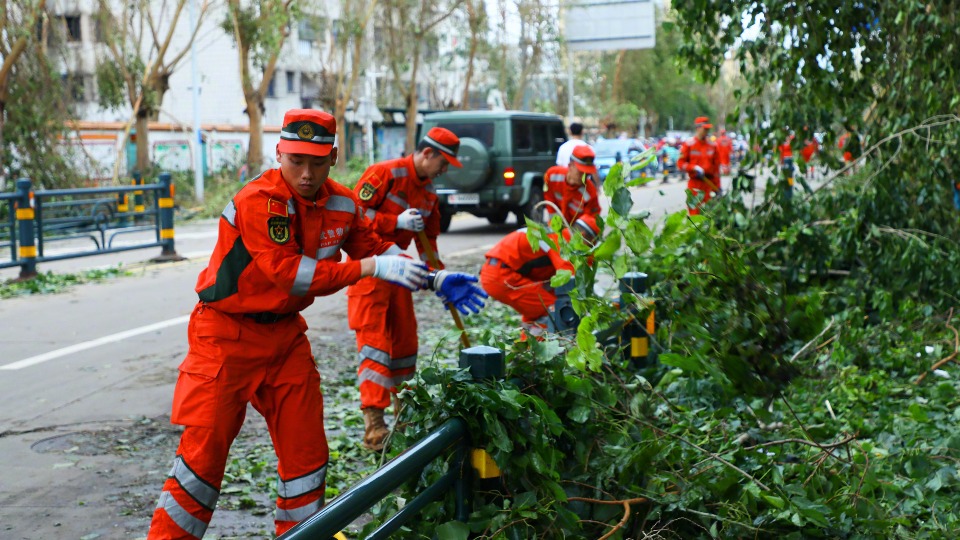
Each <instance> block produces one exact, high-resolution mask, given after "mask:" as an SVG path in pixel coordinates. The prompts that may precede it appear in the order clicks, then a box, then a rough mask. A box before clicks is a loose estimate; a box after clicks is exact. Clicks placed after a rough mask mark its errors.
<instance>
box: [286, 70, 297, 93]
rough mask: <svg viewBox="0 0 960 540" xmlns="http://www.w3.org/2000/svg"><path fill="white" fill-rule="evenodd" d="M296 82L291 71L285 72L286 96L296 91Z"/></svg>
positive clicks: (294, 74) (295, 77)
mask: <svg viewBox="0 0 960 540" xmlns="http://www.w3.org/2000/svg"><path fill="white" fill-rule="evenodd" d="M296 81H297V74H296V73H294V72H292V71H288V72H287V93H288V94H292V93H294V92H295V91H296V84H295V83H296Z"/></svg>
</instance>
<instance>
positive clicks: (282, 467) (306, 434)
mask: <svg viewBox="0 0 960 540" xmlns="http://www.w3.org/2000/svg"><path fill="white" fill-rule="evenodd" d="M290 341H292V345H290V348H289V351H288V352H287V353H286V360H285V361H283V362H279V363H277V364H274V365H272V366H270V367H269V368H268V369H267V373H266V377H265V378H264V381H263V383H262V384H261V386H260V388H259V389H258V390H257V393H256V395H255V396H254V397H253V398H252V399H251V400H250V402H251V404H252V405H253V406H254V407H255V408H256V409H257V410H258V411H259V412H260V414H262V415H263V417H264V419H265V420H266V421H267V429H268V430H270V436H271V437H272V438H273V444H274V450H276V453H277V475H278V476H279V482H278V484H277V512H276V515H275V517H274V525H275V527H276V534H277V535H278V536H279V535H281V534H283V533H285V532H286V531H288V530H289V529H290V528H291V527H293V526H294V525H296V524H297V522H298V521H302V520H303V519H306V518H307V517H309V516H310V515H311V514H313V513H314V512H316V511H317V510H319V509H320V508H321V507H322V506H323V503H324V492H325V490H326V473H327V460H328V459H329V451H328V449H327V437H326V433H325V432H324V428H323V396H322V395H321V393H320V374H319V372H318V371H317V366H316V363H315V362H314V359H313V355H312V353H311V350H310V343H309V342H308V341H307V338H306V336H305V335H303V334H299V335H297V336H296V337H295V338H294V339H292V340H290Z"/></svg>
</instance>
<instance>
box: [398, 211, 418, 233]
mask: <svg viewBox="0 0 960 540" xmlns="http://www.w3.org/2000/svg"><path fill="white" fill-rule="evenodd" d="M397 228H398V229H406V230H408V231H413V232H420V231H422V230H423V216H421V215H420V211H419V210H417V209H416V208H408V209H406V210H404V211H403V212H401V213H400V214H399V215H397Z"/></svg>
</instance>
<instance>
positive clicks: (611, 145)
mask: <svg viewBox="0 0 960 540" xmlns="http://www.w3.org/2000/svg"><path fill="white" fill-rule="evenodd" d="M646 149H647V146H646V145H645V144H644V143H643V142H642V141H640V140H637V139H600V140H598V141H597V142H596V143H594V145H593V151H594V152H596V154H597V157H596V158H595V159H594V160H593V162H594V164H596V166H597V172H598V173H599V175H600V179H599V180H600V183H601V184H602V183H603V181H604V180H605V179H606V178H607V173H609V172H610V167H613V166H614V164H616V163H621V162H624V163H629V162H630V160H631V158H633V157H635V156H637V155H639V154H640V153H641V152H643V151H645V150H646ZM627 166H628V165H624V167H627ZM644 174H646V175H647V176H651V175H653V174H656V167H655V166H654V167H653V168H652V169H651V168H650V167H647V168H644V169H638V170H634V171H631V172H630V178H640V177H641V176H643V175H644Z"/></svg>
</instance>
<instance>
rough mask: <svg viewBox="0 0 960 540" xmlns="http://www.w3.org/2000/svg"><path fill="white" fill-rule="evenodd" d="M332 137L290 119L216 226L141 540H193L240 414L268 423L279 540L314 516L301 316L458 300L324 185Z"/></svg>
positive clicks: (333, 155)
mask: <svg viewBox="0 0 960 540" xmlns="http://www.w3.org/2000/svg"><path fill="white" fill-rule="evenodd" d="M335 135H336V120H335V119H334V117H333V116H331V115H329V114H327V113H324V112H320V111H315V110H309V109H295V110H291V111H288V112H287V113H286V115H285V116H284V119H283V128H282V130H281V132H280V143H279V144H278V145H277V150H276V153H277V154H276V155H277V161H278V162H279V163H280V168H279V169H271V170H268V171H266V172H264V173H263V174H261V175H260V176H259V177H258V178H256V179H255V180H253V181H251V182H250V183H248V184H246V185H245V186H244V187H243V188H241V189H240V191H239V192H238V193H237V194H236V195H235V196H234V198H233V200H231V201H230V203H229V204H228V205H227V206H226V208H225V209H224V211H223V214H222V215H221V217H220V223H219V233H218V237H217V244H216V247H215V248H214V251H213V254H212V255H211V257H210V262H209V264H208V266H207V267H206V268H205V269H204V270H203V271H201V272H200V276H199V278H198V280H197V286H196V291H197V293H198V296H199V298H200V301H199V302H198V303H197V305H196V307H195V308H194V309H193V313H192V314H191V316H190V324H189V326H188V329H187V335H188V339H189V345H190V348H189V350H188V352H187V356H186V358H185V359H184V360H183V362H182V363H181V364H180V368H179V369H180V375H179V378H178V379H177V385H176V389H175V390H174V395H173V412H172V413H171V415H170V421H171V422H172V423H174V424H179V425H183V426H185V428H184V431H183V435H182V436H181V438H180V444H179V447H178V448H177V456H176V459H175V460H174V464H173V468H172V469H171V470H170V474H169V477H168V479H167V481H166V482H165V483H164V485H163V491H162V492H161V495H160V501H159V503H158V504H157V508H156V510H155V511H154V514H153V520H152V522H151V524H150V531H149V533H148V538H150V539H160V538H164V539H166V538H202V537H203V535H204V533H205V532H206V529H207V525H208V524H209V523H210V519H211V518H212V517H213V511H214V508H216V505H217V499H218V498H219V496H220V486H221V482H222V480H223V474H224V469H225V467H226V463H227V457H228V452H229V450H230V445H231V444H232V443H233V440H234V438H236V436H237V434H238V433H239V431H240V426H241V425H242V424H243V420H244V416H245V415H246V411H247V404H248V403H249V404H252V405H253V406H254V408H255V409H256V410H257V411H258V412H259V413H260V414H261V415H263V417H264V419H266V422H267V429H268V430H269V431H270V436H271V438H272V440H273V443H274V450H275V451H276V454H277V458H278V465H277V473H278V474H279V482H278V484H277V510H276V515H275V517H274V520H275V528H276V534H277V535H280V534H283V533H284V532H285V531H287V530H288V529H290V528H291V527H293V526H294V525H295V524H296V523H297V522H298V521H301V520H303V519H305V518H306V517H308V516H310V515H311V514H313V513H314V512H316V511H317V510H319V509H320V508H321V507H322V506H323V504H324V490H325V482H326V470H327V460H328V455H329V452H328V449H327V440H326V435H325V432H324V427H323V397H322V395H321V393H320V374H319V372H318V370H317V365H316V364H315V362H314V357H313V353H312V351H311V347H310V343H309V342H308V341H307V337H306V334H305V331H306V329H307V325H306V322H305V321H304V319H303V317H302V316H301V315H300V311H302V310H303V309H305V308H306V307H307V306H309V305H310V304H312V303H313V301H314V298H315V297H317V296H323V295H328V294H331V293H333V292H335V291H337V290H340V289H342V288H343V287H345V286H347V285H350V284H352V283H356V282H357V281H358V280H360V279H361V278H364V277H370V278H371V279H377V280H379V281H382V282H383V283H384V284H386V285H388V286H390V287H395V288H397V289H403V290H417V289H420V288H423V287H425V286H427V285H428V283H432V284H433V286H434V287H435V288H436V289H437V290H438V291H440V293H441V298H443V299H445V300H449V301H451V302H454V303H455V304H456V303H458V300H459V302H460V303H462V302H463V301H464V300H465V299H464V298H461V297H460V296H458V297H457V298H458V300H455V299H453V298H449V295H447V293H449V292H454V291H452V289H451V287H450V285H451V284H455V283H458V282H459V283H460V284H463V282H464V279H462V278H461V277H458V276H457V275H441V274H434V275H430V274H428V269H427V267H426V266H425V265H424V264H423V263H421V262H419V261H416V260H413V259H410V258H407V257H403V256H401V255H400V253H401V250H400V249H399V248H398V247H397V246H396V245H394V244H391V243H389V242H386V241H384V240H382V239H381V238H380V237H379V236H378V235H377V234H376V233H375V232H373V230H372V226H371V224H370V222H369V220H367V219H366V217H365V216H364V215H363V213H362V209H361V207H360V205H359V203H358V201H357V200H356V197H355V196H354V194H353V192H352V191H350V190H349V189H347V188H345V187H343V186H341V185H340V184H338V183H336V182H334V181H333V180H331V179H329V178H328V174H329V172H330V167H331V166H332V165H334V164H335V163H336V160H337V149H336V148H335V147H334V141H335ZM341 250H343V251H345V252H346V253H347V254H348V255H349V256H350V259H349V260H347V261H342V260H341V254H340V251H341ZM465 277H466V278H471V277H472V276H465ZM444 281H446V282H447V288H446V289H441V288H440V287H439V285H440V284H441V283H443V282H444ZM444 295H447V296H444Z"/></svg>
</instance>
